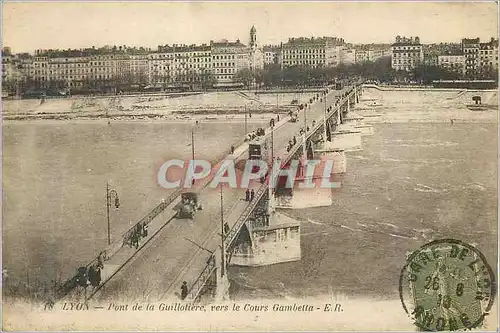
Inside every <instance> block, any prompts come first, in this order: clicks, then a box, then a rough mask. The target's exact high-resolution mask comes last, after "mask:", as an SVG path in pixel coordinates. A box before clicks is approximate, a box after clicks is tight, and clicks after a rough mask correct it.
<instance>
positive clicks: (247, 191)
mask: <svg viewBox="0 0 500 333" xmlns="http://www.w3.org/2000/svg"><path fill="white" fill-rule="evenodd" d="M245 201H250V190H249V189H247V190H246V191H245Z"/></svg>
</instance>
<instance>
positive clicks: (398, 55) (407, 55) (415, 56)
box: [393, 53, 420, 58]
mask: <svg viewBox="0 0 500 333" xmlns="http://www.w3.org/2000/svg"><path fill="white" fill-rule="evenodd" d="M393 56H394V58H402V57H412V58H418V57H420V54H419V53H394V54H393Z"/></svg>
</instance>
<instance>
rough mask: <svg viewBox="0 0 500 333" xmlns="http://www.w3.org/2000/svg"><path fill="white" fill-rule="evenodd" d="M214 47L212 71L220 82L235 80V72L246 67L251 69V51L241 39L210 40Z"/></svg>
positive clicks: (225, 82) (226, 82)
mask: <svg viewBox="0 0 500 333" xmlns="http://www.w3.org/2000/svg"><path fill="white" fill-rule="evenodd" d="M210 46H211V48H212V73H213V75H214V76H215V79H216V80H217V83H219V84H228V83H233V82H234V81H235V74H236V73H237V72H238V71H240V70H242V69H244V68H248V69H250V52H249V49H248V47H247V46H246V45H244V44H242V43H241V42H240V40H239V39H238V40H236V41H235V42H229V41H228V40H222V41H219V42H213V41H211V42H210Z"/></svg>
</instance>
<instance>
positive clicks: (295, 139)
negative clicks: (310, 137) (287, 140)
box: [293, 135, 297, 146]
mask: <svg viewBox="0 0 500 333" xmlns="http://www.w3.org/2000/svg"><path fill="white" fill-rule="evenodd" d="M296 144H297V138H296V137H295V135H294V136H293V145H294V146H295V145H296Z"/></svg>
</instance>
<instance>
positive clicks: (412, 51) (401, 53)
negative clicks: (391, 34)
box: [391, 36, 424, 72]
mask: <svg viewBox="0 0 500 333" xmlns="http://www.w3.org/2000/svg"><path fill="white" fill-rule="evenodd" d="M391 52H392V58H391V66H392V68H393V69H395V70H402V71H407V72H408V71H411V70H412V69H414V68H416V67H417V66H418V65H420V64H421V63H423V61H424V53H423V49H422V44H421V43H420V38H419V37H418V36H417V37H415V38H413V37H410V38H406V37H401V36H397V37H396V41H395V43H394V44H392V46H391Z"/></svg>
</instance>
